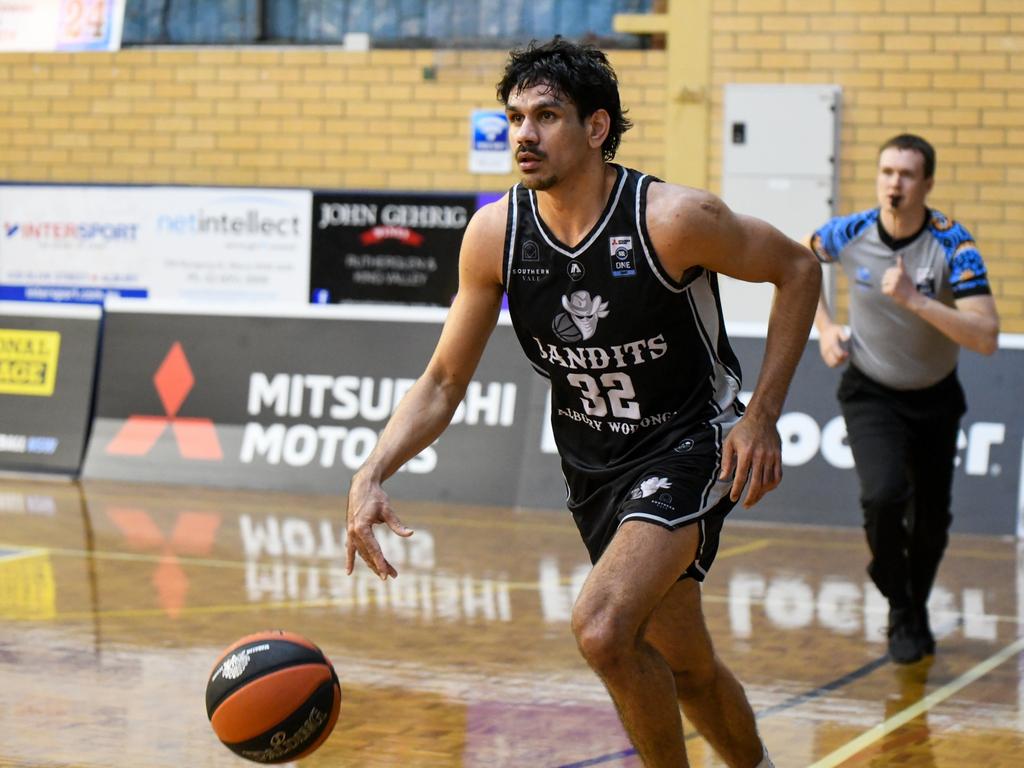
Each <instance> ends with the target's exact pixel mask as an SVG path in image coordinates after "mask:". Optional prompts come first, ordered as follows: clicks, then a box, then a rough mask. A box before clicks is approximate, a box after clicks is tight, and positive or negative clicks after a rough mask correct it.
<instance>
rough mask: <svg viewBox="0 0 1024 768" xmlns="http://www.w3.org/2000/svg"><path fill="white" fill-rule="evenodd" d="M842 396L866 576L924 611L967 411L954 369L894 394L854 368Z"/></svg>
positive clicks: (897, 601)
mask: <svg viewBox="0 0 1024 768" xmlns="http://www.w3.org/2000/svg"><path fill="white" fill-rule="evenodd" d="M838 398H839V404H840V408H841V410H842V413H843V417H844V418H845V419H846V431H847V434H848V436H849V441H850V447H851V448H852V450H853V458H854V461H855V462H856V465H857V476H858V477H859V479H860V503H861V508H862V509H863V511H864V532H865V533H866V535H867V541H868V547H869V549H870V550H871V562H870V563H869V565H868V574H869V575H870V576H871V579H872V581H874V582H875V585H876V586H877V587H878V589H879V591H880V592H881V593H882V594H883V595H885V596H886V597H887V598H888V599H889V605H890V607H892V608H896V609H899V608H907V607H923V606H924V605H925V604H926V603H927V601H928V595H929V593H930V592H931V588H932V583H933V582H934V581H935V574H936V572H937V571H938V568H939V561H941V560H942V554H943V552H944V551H945V549H946V543H947V541H948V539H949V526H950V523H952V521H953V517H952V513H951V511H950V502H951V491H952V485H953V468H954V461H955V459H956V444H957V436H958V434H959V431H960V417H961V416H963V414H964V413H965V411H966V410H967V406H966V402H965V400H964V393H963V389H962V388H961V387H960V382H959V380H958V379H957V375H956V371H955V370H954V371H953V372H952V373H951V374H950V375H949V376H947V377H946V378H945V379H943V380H942V381H940V382H939V383H937V384H934V385H932V386H930V387H927V388H925V389H917V390H896V389H891V388H889V387H886V386H883V385H882V384H879V383H878V382H876V381H874V380H873V379H870V378H868V377H867V376H866V375H864V374H863V373H861V372H860V371H859V370H857V369H856V368H854V367H853V366H852V365H849V366H847V368H846V371H845V373H844V374H843V377H842V380H841V382H840V385H839V392H838Z"/></svg>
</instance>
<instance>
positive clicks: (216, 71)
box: [0, 48, 665, 190]
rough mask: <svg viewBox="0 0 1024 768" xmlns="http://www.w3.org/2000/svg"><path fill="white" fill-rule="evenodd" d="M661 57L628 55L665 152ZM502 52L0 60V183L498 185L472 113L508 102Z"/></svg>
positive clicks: (656, 153) (141, 53)
mask: <svg viewBox="0 0 1024 768" xmlns="http://www.w3.org/2000/svg"><path fill="white" fill-rule="evenodd" d="M663 58H664V56H663V54H661V53H644V52H638V51H631V52H622V53H621V54H618V55H616V57H615V63H616V65H617V66H618V68H619V70H620V72H621V74H622V77H623V80H624V81H625V84H624V87H623V97H624V98H625V99H626V100H627V103H628V104H630V105H631V115H632V116H633V117H634V118H635V119H636V121H637V123H638V127H637V128H636V129H635V130H634V131H633V133H632V134H631V135H630V142H629V147H628V148H627V149H625V151H624V152H623V154H622V159H623V161H624V162H628V163H632V164H640V165H644V166H645V167H653V169H654V170H655V171H657V169H658V167H659V164H660V163H661V162H662V155H663V150H662V139H663V136H664V130H663V127H662V125H661V122H660V119H659V118H660V113H661V104H663V103H664V93H665V91H664V85H663V81H664V78H665V72H664V66H663V65H662V64H661V61H662V60H663ZM504 59H505V54H504V52H502V51H494V52H490V51H489V52H474V51H464V52H454V51H453V52H448V51H387V50H381V51H369V52H364V53H352V52H345V51H339V50H331V49H326V48H320V49H309V48H283V49H277V48H248V49H209V48H202V49H198V48H194V49H183V48H165V49H129V50H125V51H121V52H118V53H113V54H76V55H70V54H45V55H44V54H0V180H5V181H51V182H131V183H174V184H227V185H255V186H289V187H321V188H323V187H326V188H349V189H387V188H391V189H408V190H412V189H427V190H434V189H436V190H477V189H481V190H489V189H490V190H498V189H505V188H507V187H508V186H509V185H510V184H511V183H513V182H514V179H513V177H512V176H507V177H505V176H493V175H488V176H479V175H472V174H470V173H469V172H468V171H467V170H466V169H467V163H468V159H467V152H468V148H469V115H470V112H471V111H472V110H473V109H480V108H496V107H497V106H498V104H497V102H496V100H495V91H494V85H495V83H496V82H497V80H498V77H499V75H500V71H501V67H502V65H503V62H504Z"/></svg>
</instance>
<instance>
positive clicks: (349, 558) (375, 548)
mask: <svg viewBox="0 0 1024 768" xmlns="http://www.w3.org/2000/svg"><path fill="white" fill-rule="evenodd" d="M380 524H383V525H386V526H387V527H388V528H390V529H391V530H392V531H394V532H395V533H397V534H398V535H399V536H406V537H408V536H412V534H413V531H412V529H411V528H406V527H405V526H404V525H402V521H401V520H399V519H398V515H396V514H395V511H394V510H393V509H392V508H391V501H390V499H388V495H387V494H386V493H385V492H384V489H383V488H382V487H381V485H380V483H376V482H371V481H368V480H362V479H361V478H360V477H359V475H356V477H354V478H353V479H352V487H351V488H349V492H348V529H347V540H346V542H345V555H346V563H345V571H346V573H348V574H349V575H351V573H352V569H353V568H354V567H355V564H356V552H357V551H358V552H359V556H360V557H361V558H362V559H363V562H365V563H366V564H367V565H368V566H370V570H371V571H373V572H374V573H375V574H377V575H378V576H380V578H381V580H382V581H387V578H388V576H390V577H392V578H395V577H397V576H398V571H396V570H395V567H394V566H393V565H391V563H389V562H388V561H387V559H386V558H385V557H384V552H383V551H382V550H381V548H380V543H379V542H378V541H377V537H376V536H374V534H373V526H375V525H380Z"/></svg>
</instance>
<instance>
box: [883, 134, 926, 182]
mask: <svg viewBox="0 0 1024 768" xmlns="http://www.w3.org/2000/svg"><path fill="white" fill-rule="evenodd" d="M890 147H895V148H896V149H912V150H914V151H915V152H917V153H918V154H919V155H921V157H923V158H924V177H925V178H926V179H930V178H931V177H932V176H934V175H935V147H933V146H932V145H931V144H929V143H928V142H927V141H926V140H924V139H922V138H921V137H920V136H917V135H916V134H913V133H901V134H900V135H899V136H893V137H892V138H891V139H889V140H888V141H887V142H885V144H883V145H882V146H881V147H880V148H879V150H878V154H879V155H881V154H882V153H883V152H885V150H887V149H889V148H890Z"/></svg>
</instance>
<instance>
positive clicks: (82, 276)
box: [0, 185, 311, 304]
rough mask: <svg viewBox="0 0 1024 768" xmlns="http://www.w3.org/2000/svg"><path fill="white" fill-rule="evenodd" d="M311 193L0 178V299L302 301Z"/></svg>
mask: <svg viewBox="0 0 1024 768" xmlns="http://www.w3.org/2000/svg"><path fill="white" fill-rule="evenodd" d="M310 198H311V193H310V192H308V191H303V190H274V189H235V188H228V187H224V188H219V187H60V186H16V185H15V186H0V223H2V227H3V229H2V230H0V299H6V300H11V301H66V302H83V303H101V302H102V301H103V300H104V298H106V297H107V296H118V297H128V298H148V299H156V300H170V301H176V302H181V303H195V302H202V303H209V302H228V303H237V302H260V303H266V304H304V303H306V301H307V298H306V296H307V291H308V288H309V212H310Z"/></svg>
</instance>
